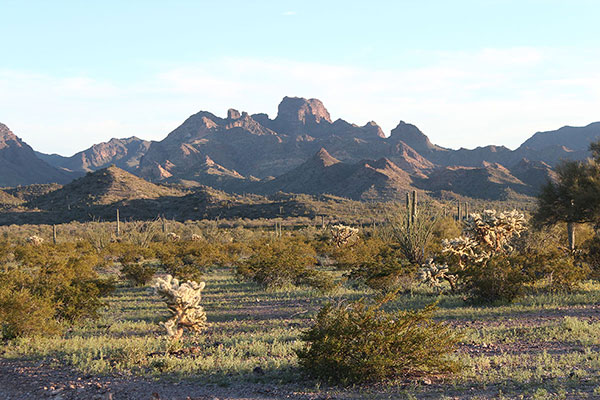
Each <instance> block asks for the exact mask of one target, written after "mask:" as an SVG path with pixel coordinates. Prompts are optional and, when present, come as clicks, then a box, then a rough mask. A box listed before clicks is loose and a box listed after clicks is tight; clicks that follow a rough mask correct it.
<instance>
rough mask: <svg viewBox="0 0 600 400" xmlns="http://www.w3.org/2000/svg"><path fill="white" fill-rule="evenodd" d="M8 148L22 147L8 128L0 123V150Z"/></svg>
mask: <svg viewBox="0 0 600 400" xmlns="http://www.w3.org/2000/svg"><path fill="white" fill-rule="evenodd" d="M10 146H18V147H22V144H21V140H20V139H19V138H18V137H17V136H16V135H15V134H14V133H12V131H11V130H10V129H9V128H8V126H6V125H4V124H2V123H0V149H4V148H6V147H10Z"/></svg>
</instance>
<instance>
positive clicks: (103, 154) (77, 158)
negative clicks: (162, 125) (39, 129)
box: [36, 136, 150, 172]
mask: <svg viewBox="0 0 600 400" xmlns="http://www.w3.org/2000/svg"><path fill="white" fill-rule="evenodd" d="M148 147H150V142H148V141H146V140H142V139H139V138H137V137H135V136H133V137H130V138H127V139H111V140H109V141H108V142H104V143H99V144H95V145H93V146H92V147H90V148H89V149H87V150H84V151H80V152H79V153H76V154H74V155H72V156H71V157H63V156H60V155H57V154H51V155H48V154H43V153H36V155H37V156H38V157H39V158H41V159H42V160H44V161H46V162H47V163H48V164H50V165H53V166H55V167H58V168H62V169H66V170H69V171H74V172H89V171H96V170H98V169H101V168H105V167H108V166H110V165H115V166H117V167H119V168H121V169H124V170H126V171H134V170H136V169H137V167H138V165H139V163H140V159H141V158H142V156H143V155H144V154H146V152H147V151H148Z"/></svg>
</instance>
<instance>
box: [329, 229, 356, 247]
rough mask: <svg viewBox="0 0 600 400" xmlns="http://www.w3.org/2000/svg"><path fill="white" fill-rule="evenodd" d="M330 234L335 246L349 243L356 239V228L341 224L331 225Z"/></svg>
mask: <svg viewBox="0 0 600 400" xmlns="http://www.w3.org/2000/svg"><path fill="white" fill-rule="evenodd" d="M331 236H332V237H333V239H332V240H333V243H334V244H335V246H336V247H343V246H347V245H351V244H353V243H354V242H356V241H357V240H358V229H357V228H352V227H351V226H346V225H342V224H338V225H333V226H332V227H331Z"/></svg>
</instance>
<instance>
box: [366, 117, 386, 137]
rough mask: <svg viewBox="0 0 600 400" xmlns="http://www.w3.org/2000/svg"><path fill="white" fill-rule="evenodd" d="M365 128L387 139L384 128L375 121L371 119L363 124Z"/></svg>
mask: <svg viewBox="0 0 600 400" xmlns="http://www.w3.org/2000/svg"><path fill="white" fill-rule="evenodd" d="M363 129H364V130H366V131H367V132H369V133H370V134H373V135H374V136H377V137H380V138H382V139H385V134H384V133H383V129H381V127H380V126H379V125H377V123H376V122H375V121H369V122H367V123H366V124H365V126H363Z"/></svg>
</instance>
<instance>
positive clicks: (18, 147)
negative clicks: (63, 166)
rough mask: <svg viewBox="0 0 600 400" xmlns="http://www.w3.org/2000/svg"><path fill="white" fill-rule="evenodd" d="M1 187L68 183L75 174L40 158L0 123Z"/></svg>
mask: <svg viewBox="0 0 600 400" xmlns="http://www.w3.org/2000/svg"><path fill="white" fill-rule="evenodd" d="M0 171H2V172H1V173H0V187H5V186H17V185H30V184H33V183H52V182H56V183H66V182H69V181H70V180H72V179H73V175H72V174H69V173H68V172H66V171H61V170H59V169H58V168H55V167H53V166H51V165H48V164H47V163H46V162H44V161H42V160H40V159H39V158H38V157H37V156H36V155H35V153H34V151H33V149H32V148H31V147H30V146H29V145H28V144H27V143H25V142H23V141H22V140H21V139H19V138H18V137H17V136H16V135H15V134H14V133H12V132H11V131H10V129H8V127H7V126H6V125H4V124H0Z"/></svg>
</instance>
